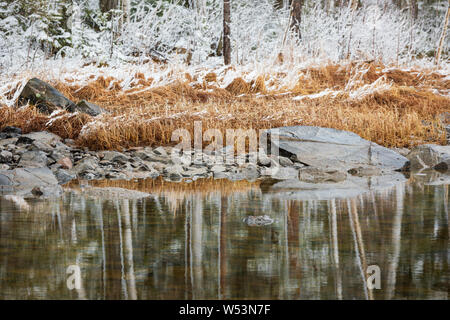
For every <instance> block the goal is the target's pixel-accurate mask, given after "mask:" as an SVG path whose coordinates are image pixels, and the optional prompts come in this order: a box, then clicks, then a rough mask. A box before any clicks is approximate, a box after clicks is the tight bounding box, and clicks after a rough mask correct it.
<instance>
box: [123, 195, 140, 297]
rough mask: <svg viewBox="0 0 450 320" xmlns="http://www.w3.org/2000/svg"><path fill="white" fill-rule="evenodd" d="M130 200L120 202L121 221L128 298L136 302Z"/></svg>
mask: <svg viewBox="0 0 450 320" xmlns="http://www.w3.org/2000/svg"><path fill="white" fill-rule="evenodd" d="M129 201H130V200H127V199H125V200H123V201H122V210H121V213H122V219H123V228H124V242H123V244H124V248H123V250H124V254H125V259H126V264H127V284H128V289H129V298H130V299H131V300H137V292H136V277H135V274H134V263H133V239H132V232H131V220H130V207H129Z"/></svg>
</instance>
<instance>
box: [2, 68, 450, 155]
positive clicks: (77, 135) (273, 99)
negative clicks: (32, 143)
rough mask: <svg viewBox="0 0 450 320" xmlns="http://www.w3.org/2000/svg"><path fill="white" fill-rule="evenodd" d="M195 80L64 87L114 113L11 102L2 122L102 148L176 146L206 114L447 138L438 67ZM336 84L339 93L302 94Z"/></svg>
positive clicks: (408, 138) (380, 136) (388, 141)
mask: <svg viewBox="0 0 450 320" xmlns="http://www.w3.org/2000/svg"><path fill="white" fill-rule="evenodd" d="M195 77H196V76H194V77H192V76H191V75H189V76H186V75H185V74H182V75H180V80H179V81H177V82H175V83H172V84H170V85H166V86H161V87H151V86H150V85H151V84H152V81H153V80H152V79H151V78H148V79H146V78H145V77H144V75H142V74H137V75H136V79H138V80H139V83H140V86H137V87H133V88H131V89H128V90H123V89H122V88H121V86H120V83H119V82H118V81H117V80H115V79H114V78H111V77H110V78H102V77H100V78H98V79H96V80H93V81H91V82H90V83H88V84H87V85H85V86H83V87H80V86H77V85H71V84H70V83H54V85H55V86H56V87H57V89H58V90H60V91H61V92H62V93H63V94H65V95H66V96H67V97H69V98H70V99H73V100H80V99H86V100H89V101H92V102H94V103H97V104H99V105H100V106H102V107H104V108H106V109H108V110H109V111H110V113H108V114H104V115H101V116H99V117H97V118H95V119H94V118H91V117H89V116H86V115H79V114H77V115H70V114H67V113H64V114H63V115H62V116H61V115H58V119H57V120H54V121H51V123H50V124H49V120H50V119H49V117H48V116H44V115H42V114H39V113H37V112H36V110H34V108H32V107H30V108H22V109H19V110H14V109H12V108H6V107H4V108H1V109H0V128H2V127H4V126H6V125H14V126H18V127H21V128H22V129H23V130H24V131H26V132H27V131H35V130H49V131H52V132H54V133H57V134H59V135H61V136H62V137H64V138H72V139H76V141H77V143H78V144H79V145H80V146H85V147H89V148H90V149H96V150H100V149H121V148H129V147H136V146H147V145H149V146H155V145H166V144H170V143H171V141H170V140H171V135H172V132H173V131H174V130H175V129H178V128H186V129H187V130H189V131H190V132H191V133H192V132H193V123H194V121H196V120H201V121H202V125H203V130H207V129H210V128H216V129H219V130H221V131H222V132H223V133H224V134H225V130H226V129H229V128H236V129H239V128H241V129H248V128H253V129H266V128H273V127H280V126H290V125H313V126H322V127H331V128H336V129H342V130H349V131H353V132H355V133H357V134H359V135H361V136H362V137H363V138H365V139H368V140H371V141H374V142H377V143H379V144H381V145H384V146H387V147H411V146H413V145H417V144H421V143H444V142H445V130H443V124H442V123H441V122H440V120H439V118H438V116H439V114H441V113H442V112H445V111H450V98H449V97H448V95H447V96H445V95H443V94H440V92H442V93H448V91H449V90H450V81H449V80H447V79H446V78H445V77H444V76H443V75H440V74H438V73H435V72H433V71H426V70H425V71H424V70H420V71H414V70H410V71H403V70H398V69H386V68H385V66H383V65H379V64H364V65H358V66H356V67H355V65H354V64H349V65H347V66H340V65H328V66H323V67H318V68H310V69H305V70H303V71H302V76H301V77H300V80H299V81H298V83H296V84H295V85H294V86H293V87H283V86H282V85H277V83H276V82H277V81H278V80H276V79H279V77H283V75H282V74H281V75H278V78H271V77H270V76H268V75H266V76H259V77H257V78H256V79H254V80H252V81H249V82H246V81H245V80H244V79H243V78H236V79H234V80H233V81H232V82H231V83H230V84H229V85H228V86H227V87H226V88H225V89H221V88H219V84H218V83H217V82H218V81H219V80H218V76H217V75H216V74H215V73H213V72H210V73H208V74H207V76H206V77H205V80H204V81H203V83H198V82H197V83H194V82H193V81H194V79H195ZM379 79H380V80H382V81H383V83H386V84H387V86H386V88H387V89H386V88H385V89H383V90H372V91H370V90H369V91H368V92H366V93H365V94H364V95H360V96H358V97H357V98H354V97H353V98H352V97H351V94H350V93H351V92H352V90H353V92H354V90H358V89H359V88H364V86H365V85H373V84H374V83H375V82H376V81H377V80H379ZM268 88H272V89H268ZM274 88H276V89H274ZM326 89H328V90H333V91H334V92H338V94H335V95H322V96H318V97H311V96H310V97H308V96H305V97H304V99H303V98H302V99H301V100H298V101H295V100H293V99H292V98H293V97H295V96H298V95H311V94H316V93H319V92H323V90H326ZM375 89H376V88H375ZM431 89H433V90H434V91H432V90H431ZM83 126H84V129H83V130H81V129H82V128H83Z"/></svg>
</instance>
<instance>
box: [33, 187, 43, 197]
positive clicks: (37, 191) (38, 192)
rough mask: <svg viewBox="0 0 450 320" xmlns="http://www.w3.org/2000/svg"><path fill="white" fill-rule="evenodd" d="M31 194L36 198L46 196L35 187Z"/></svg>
mask: <svg viewBox="0 0 450 320" xmlns="http://www.w3.org/2000/svg"><path fill="white" fill-rule="evenodd" d="M31 194H32V195H33V196H35V197H40V196H42V195H43V194H44V192H42V190H41V188H39V187H34V188H33V189H32V190H31Z"/></svg>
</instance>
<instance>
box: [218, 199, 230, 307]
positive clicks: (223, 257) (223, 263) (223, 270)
mask: <svg viewBox="0 0 450 320" xmlns="http://www.w3.org/2000/svg"><path fill="white" fill-rule="evenodd" d="M227 201H228V199H227V197H221V200H220V223H219V228H220V231H219V299H223V297H224V296H225V290H226V276H227V240H226V232H227V228H226V226H227V210H228V206H227V204H228V203H227Z"/></svg>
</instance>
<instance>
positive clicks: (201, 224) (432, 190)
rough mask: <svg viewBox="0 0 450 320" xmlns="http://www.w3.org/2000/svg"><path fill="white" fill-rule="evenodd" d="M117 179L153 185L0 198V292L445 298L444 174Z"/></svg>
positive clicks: (11, 295) (25, 295)
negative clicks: (274, 182) (284, 182)
mask: <svg viewBox="0 0 450 320" xmlns="http://www.w3.org/2000/svg"><path fill="white" fill-rule="evenodd" d="M117 184H118V185H117V186H122V187H127V188H134V189H137V190H143V191H147V192H151V193H152V195H153V196H152V197H150V198H146V199H141V200H119V199H112V200H108V199H98V198H91V197H89V195H88V193H87V194H86V193H82V192H80V190H78V189H76V188H75V189H74V190H72V191H69V192H67V193H65V195H64V196H63V197H61V198H60V199H56V200H40V199H22V198H17V197H11V196H6V197H0V299H232V298H233V299H234V298H239V299H247V298H248V299H419V298H420V299H448V298H449V283H450V276H449V265H448V264H449V260H450V251H449V186H448V185H436V186H433V185H426V184H425V183H423V182H420V181H414V179H411V180H410V181H407V182H401V183H398V184H396V185H395V186H393V187H390V188H385V189H383V190H378V191H373V192H368V193H364V194H362V195H359V196H356V197H354V198H348V199H346V198H342V199H340V198H336V199H328V200H295V197H294V199H293V198H292V196H291V197H289V199H287V198H285V197H284V196H283V194H282V193H280V194H277V193H273V192H272V193H268V192H265V191H264V188H262V187H260V186H259V185H258V184H251V183H244V182H236V183H231V182H217V181H209V182H208V181H206V182H202V183H194V184H191V185H181V184H170V183H165V182H162V181H159V182H154V181H153V182H152V181H150V182H149V181H146V182H142V181H141V182H136V183H132V182H124V183H123V185H120V183H119V182H118V183H117ZM248 215H268V216H270V217H272V218H273V219H275V222H274V223H273V224H272V225H269V226H264V227H250V226H248V225H246V224H245V223H244V222H243V219H244V218H245V217H246V216H248ZM71 265H78V266H79V267H80V270H81V277H82V283H81V288H80V289H79V290H69V289H68V288H67V285H66V282H67V277H68V274H67V273H66V271H67V268H68V267H69V266H71ZM370 265H378V266H379V267H380V270H381V289H379V290H369V289H367V286H366V285H365V279H366V277H367V274H366V272H365V271H366V270H367V267H368V266H370Z"/></svg>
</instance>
